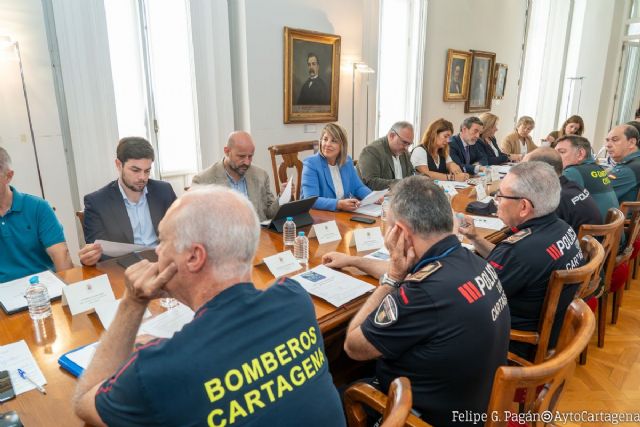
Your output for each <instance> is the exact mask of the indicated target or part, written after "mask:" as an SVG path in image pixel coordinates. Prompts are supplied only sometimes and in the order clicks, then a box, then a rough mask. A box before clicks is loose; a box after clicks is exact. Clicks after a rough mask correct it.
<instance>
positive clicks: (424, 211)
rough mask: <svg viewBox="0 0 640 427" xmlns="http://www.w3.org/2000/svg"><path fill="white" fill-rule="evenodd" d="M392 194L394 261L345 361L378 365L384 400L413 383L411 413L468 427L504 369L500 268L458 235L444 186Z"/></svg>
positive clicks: (353, 330)
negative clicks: (398, 385)
mask: <svg viewBox="0 0 640 427" xmlns="http://www.w3.org/2000/svg"><path fill="white" fill-rule="evenodd" d="M393 192H394V194H393V198H392V200H391V204H390V209H389V216H388V219H387V224H388V227H389V231H388V232H387V234H386V236H385V244H386V246H387V248H389V250H390V253H391V261H390V262H389V263H388V264H386V265H387V266H388V270H387V272H386V273H385V274H383V275H382V277H381V285H380V286H378V288H377V289H376V290H375V292H374V293H373V294H372V295H371V296H370V297H369V299H368V300H367V301H366V302H365V304H364V305H363V307H362V308H361V309H360V311H358V313H357V314H356V315H355V317H354V318H353V321H352V322H351V324H350V325H349V329H348V331H347V336H346V340H345V351H346V352H347V354H348V355H349V356H350V357H352V358H353V359H356V360H370V359H378V361H377V368H376V375H377V377H378V379H379V381H380V387H381V388H382V390H383V391H385V392H386V390H387V388H388V386H389V383H390V382H391V381H392V380H393V379H394V378H396V377H399V376H406V377H408V378H409V379H410V380H411V388H412V393H413V406H414V408H415V409H416V410H417V411H419V412H421V416H422V418H423V419H425V420H426V421H428V422H429V423H431V424H434V425H438V426H440V425H449V424H453V423H456V425H458V424H457V423H458V422H459V423H460V424H459V425H463V424H465V420H464V419H462V416H461V414H463V413H464V411H472V412H474V413H483V412H485V411H486V408H487V404H488V402H489V396H490V393H491V386H492V384H493V376H494V374H495V371H496V369H497V367H498V366H500V365H502V364H504V363H505V362H506V354H507V347H508V340H509V308H508V306H507V299H506V296H505V294H504V292H503V290H502V286H501V284H500V280H498V277H497V274H496V272H495V270H494V269H493V267H491V266H490V265H489V264H488V263H487V262H486V261H485V260H483V259H481V258H479V257H478V256H476V255H474V254H473V253H471V252H470V251H468V250H467V249H465V248H463V247H462V246H461V244H460V242H459V241H458V238H457V237H456V236H455V235H454V234H453V233H452V228H453V215H452V212H451V208H450V206H449V203H448V201H447V198H446V196H445V195H444V193H443V191H442V190H441V189H440V188H439V187H438V186H436V185H435V184H433V183H431V182H430V180H429V179H428V178H426V177H419V176H415V177H410V178H405V179H404V180H402V181H401V182H400V183H398V184H396V186H395V187H394V190H393ZM327 261H329V260H327Z"/></svg>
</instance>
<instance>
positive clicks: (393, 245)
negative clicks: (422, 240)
mask: <svg viewBox="0 0 640 427" xmlns="http://www.w3.org/2000/svg"><path fill="white" fill-rule="evenodd" d="M384 244H385V246H386V247H387V248H388V249H389V254H390V255H391V258H390V260H389V271H388V272H387V274H388V275H389V277H390V278H391V279H392V280H397V281H401V280H403V279H404V278H405V277H406V276H407V273H408V272H409V269H410V268H411V267H413V265H414V264H415V263H416V259H417V257H416V251H415V249H414V248H413V246H408V245H409V242H407V239H406V233H405V231H404V230H403V229H402V228H400V227H398V225H397V224H396V225H395V226H394V227H393V228H392V229H391V231H389V232H388V233H387V234H386V235H385V238H384Z"/></svg>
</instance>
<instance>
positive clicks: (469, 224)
mask: <svg viewBox="0 0 640 427" xmlns="http://www.w3.org/2000/svg"><path fill="white" fill-rule="evenodd" d="M457 219H458V220H459V222H460V224H459V227H458V233H460V234H462V235H463V236H464V237H466V238H467V239H469V240H475V239H476V238H477V237H478V231H477V230H476V226H475V224H474V223H473V218H471V217H470V216H469V215H464V216H463V217H462V218H460V217H458V218H457Z"/></svg>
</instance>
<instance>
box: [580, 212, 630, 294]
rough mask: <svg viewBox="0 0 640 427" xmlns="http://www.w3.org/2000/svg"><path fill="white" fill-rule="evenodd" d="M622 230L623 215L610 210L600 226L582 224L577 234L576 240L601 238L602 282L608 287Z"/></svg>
mask: <svg viewBox="0 0 640 427" xmlns="http://www.w3.org/2000/svg"><path fill="white" fill-rule="evenodd" d="M623 229H624V214H623V213H622V211H620V209H616V208H611V209H609V211H608V212H607V217H606V218H605V222H604V224H602V225H592V224H582V225H581V226H580V231H579V232H578V239H582V237H584V236H586V235H589V236H593V237H601V239H599V240H600V243H601V244H602V247H603V248H604V264H603V266H602V268H604V282H605V285H606V286H608V285H609V283H611V276H612V275H613V269H614V268H615V265H616V255H618V246H620V237H621V236H622V232H623Z"/></svg>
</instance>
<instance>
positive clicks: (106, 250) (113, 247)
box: [95, 240, 154, 257]
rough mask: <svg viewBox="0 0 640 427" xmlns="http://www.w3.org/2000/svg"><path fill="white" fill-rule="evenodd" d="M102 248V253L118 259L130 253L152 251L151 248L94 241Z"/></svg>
mask: <svg viewBox="0 0 640 427" xmlns="http://www.w3.org/2000/svg"><path fill="white" fill-rule="evenodd" d="M95 243H99V244H100V246H102V253H103V254H105V255H106V256H110V257H118V256H122V255H126V254H130V253H131V252H139V251H146V250H149V249H153V248H154V247H153V246H144V245H134V244H131V243H119V242H110V241H108V240H96V241H95Z"/></svg>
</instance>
